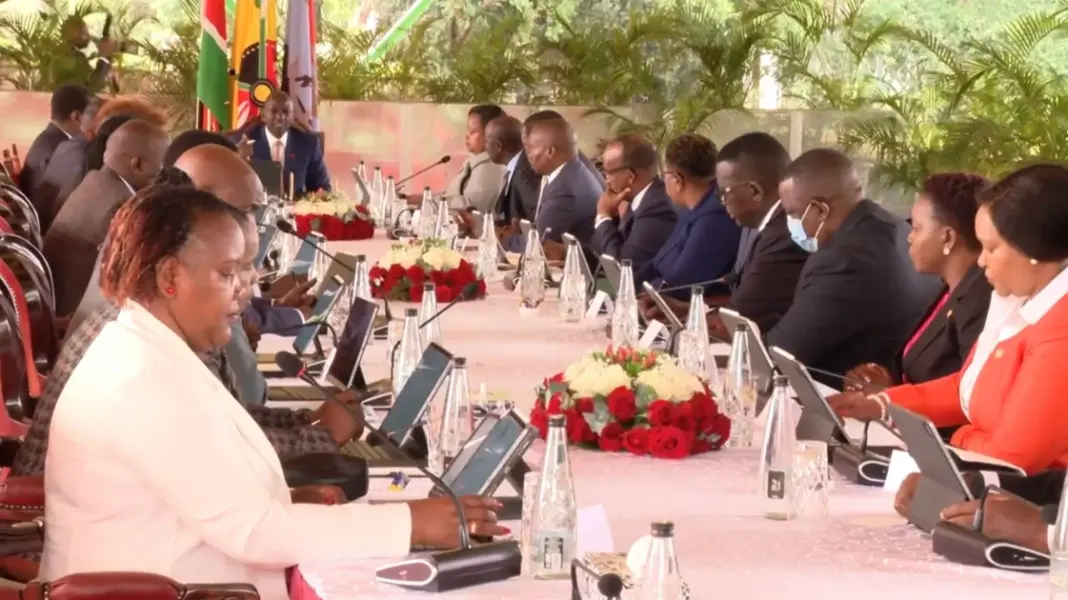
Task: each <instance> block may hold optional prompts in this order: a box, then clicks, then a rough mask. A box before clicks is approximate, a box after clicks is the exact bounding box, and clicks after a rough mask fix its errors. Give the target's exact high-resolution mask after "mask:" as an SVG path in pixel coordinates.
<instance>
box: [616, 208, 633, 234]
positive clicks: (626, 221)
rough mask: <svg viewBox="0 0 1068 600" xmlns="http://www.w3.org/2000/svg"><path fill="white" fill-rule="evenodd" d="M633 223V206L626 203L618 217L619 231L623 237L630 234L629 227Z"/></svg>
mask: <svg viewBox="0 0 1068 600" xmlns="http://www.w3.org/2000/svg"><path fill="white" fill-rule="evenodd" d="M633 225H634V207H633V206H631V205H627V210H626V212H624V213H623V216H622V217H620V218H619V232H620V233H621V234H622V235H623V237H627V236H628V235H630V229H631V227H632V226H633Z"/></svg>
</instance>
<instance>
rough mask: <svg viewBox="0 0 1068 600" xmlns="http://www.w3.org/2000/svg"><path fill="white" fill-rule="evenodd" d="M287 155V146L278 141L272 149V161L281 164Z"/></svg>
mask: <svg viewBox="0 0 1068 600" xmlns="http://www.w3.org/2000/svg"><path fill="white" fill-rule="evenodd" d="M285 153H286V147H285V145H284V144H282V141H281V140H278V141H276V142H275V143H274V147H273V148H271V160H273V161H274V162H276V163H280V162H282V157H283V156H285Z"/></svg>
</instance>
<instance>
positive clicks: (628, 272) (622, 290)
mask: <svg viewBox="0 0 1068 600" xmlns="http://www.w3.org/2000/svg"><path fill="white" fill-rule="evenodd" d="M619 270H620V274H619V290H618V292H617V293H616V303H615V307H614V308H613V311H612V345H613V346H616V347H617V348H618V347H621V346H627V347H630V348H637V347H638V338H639V337H640V336H641V331H639V329H640V327H639V324H638V298H637V296H636V295H635V293H634V267H633V266H632V264H631V262H630V261H629V260H623V261H621V262H620V264H619Z"/></svg>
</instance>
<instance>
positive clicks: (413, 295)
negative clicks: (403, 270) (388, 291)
mask: <svg viewBox="0 0 1068 600" xmlns="http://www.w3.org/2000/svg"><path fill="white" fill-rule="evenodd" d="M408 300H411V301H412V302H422V301H423V286H421V285H414V284H413V285H412V287H410V288H409V289H408Z"/></svg>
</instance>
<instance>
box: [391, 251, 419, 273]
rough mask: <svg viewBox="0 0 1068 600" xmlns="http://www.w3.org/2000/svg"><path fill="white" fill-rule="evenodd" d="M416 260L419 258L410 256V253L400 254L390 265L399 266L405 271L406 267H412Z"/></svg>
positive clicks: (413, 255)
mask: <svg viewBox="0 0 1068 600" xmlns="http://www.w3.org/2000/svg"><path fill="white" fill-rule="evenodd" d="M418 260H419V257H418V256H417V255H415V254H412V253H411V252H402V253H399V254H397V255H396V256H395V257H393V262H392V263H390V264H395V265H400V266H402V267H404V268H405V269H407V268H408V267H411V266H413V265H414V264H415V263H416V262H417V261H418Z"/></svg>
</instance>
